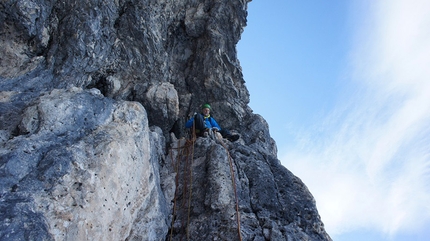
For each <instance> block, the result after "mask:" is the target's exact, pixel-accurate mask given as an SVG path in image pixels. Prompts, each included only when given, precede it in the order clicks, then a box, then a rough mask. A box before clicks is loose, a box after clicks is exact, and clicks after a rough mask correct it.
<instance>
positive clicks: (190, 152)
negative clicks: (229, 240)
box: [170, 123, 242, 241]
mask: <svg viewBox="0 0 430 241" xmlns="http://www.w3.org/2000/svg"><path fill="white" fill-rule="evenodd" d="M214 135H215V138H214V139H216V140H218V142H219V143H220V144H221V145H222V146H223V147H224V149H225V150H226V152H227V156H228V160H229V166H230V174H231V180H232V185H233V190H234V196H235V202H236V221H237V232H238V236H239V241H242V234H241V227H240V212H239V200H238V196H237V188H236V178H235V175H234V168H233V160H232V157H231V155H230V152H229V151H228V148H227V146H226V145H225V143H224V141H223V140H222V139H221V137H219V136H218V135H217V134H216V133H214ZM180 141H181V140H178V144H177V147H174V148H171V149H170V159H171V160H172V164H173V165H174V169H175V172H176V178H175V184H176V190H175V196H174V201H173V215H172V223H171V228H170V241H171V240H172V239H173V229H174V228H173V226H174V222H175V219H176V212H177V209H178V207H177V193H178V188H179V173H180V172H179V169H180V163H181V160H183V158H184V156H185V157H186V158H185V166H184V173H183V182H184V183H183V191H182V192H183V197H185V195H186V193H187V192H188V190H187V187H188V185H189V186H190V187H189V192H188V194H189V195H188V200H187V198H184V199H183V200H182V207H185V206H187V209H188V210H187V212H188V213H187V220H186V222H187V224H186V237H187V240H189V239H190V233H189V224H190V213H191V200H192V191H193V189H192V184H193V175H192V174H193V173H192V169H193V168H192V162H193V160H194V146H195V141H196V132H195V128H194V123H193V128H192V136H191V139H190V140H186V143H185V144H184V145H183V146H181V145H180ZM173 150H178V154H177V156H176V161H175V160H174V158H173V154H172V151H173ZM187 172H188V173H187ZM187 174H188V175H189V179H188V181H189V184H188V183H187V178H186V176H187ZM186 201H188V203H187V204H186ZM184 222H185V220H182V227H184V226H185V225H184V224H185V223H184Z"/></svg>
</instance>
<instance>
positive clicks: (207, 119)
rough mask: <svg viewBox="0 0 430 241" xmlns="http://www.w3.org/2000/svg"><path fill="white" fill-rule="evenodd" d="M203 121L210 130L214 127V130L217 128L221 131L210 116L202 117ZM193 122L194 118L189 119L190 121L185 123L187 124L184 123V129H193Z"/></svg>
mask: <svg viewBox="0 0 430 241" xmlns="http://www.w3.org/2000/svg"><path fill="white" fill-rule="evenodd" d="M204 119H205V124H206V127H207V128H209V129H211V128H214V127H216V128H218V130H219V131H220V130H221V127H220V126H219V125H218V123H217V122H216V120H215V119H214V118H212V117H211V116H209V117H204ZM193 122H194V117H193V118H191V119H189V120H188V121H187V123H185V127H186V128H191V127H193Z"/></svg>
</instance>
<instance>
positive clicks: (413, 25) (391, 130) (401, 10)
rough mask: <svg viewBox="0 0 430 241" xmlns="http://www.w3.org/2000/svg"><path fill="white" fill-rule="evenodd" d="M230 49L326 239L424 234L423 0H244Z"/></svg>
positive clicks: (429, 69)
mask: <svg viewBox="0 0 430 241" xmlns="http://www.w3.org/2000/svg"><path fill="white" fill-rule="evenodd" d="M237 51H238V59H239V61H240V63H241V66H242V71H243V74H244V79H245V82H246V86H247V88H248V90H249V92H250V96H251V102H250V107H251V108H252V109H253V111H254V113H256V114H260V115H262V116H263V117H264V118H265V119H266V120H267V122H268V124H269V128H270V133H271V136H272V137H273V138H274V139H275V141H276V143H277V147H278V158H279V159H280V160H281V163H282V164H283V165H284V166H285V167H287V168H288V169H289V170H291V171H292V172H293V173H294V174H295V175H296V176H298V177H299V178H300V179H301V180H302V181H303V182H304V183H305V184H306V185H307V187H308V188H309V190H310V191H311V193H312V195H313V196H314V198H315V200H316V204H317V208H318V211H319V214H320V215H321V219H322V221H323V223H324V225H325V229H326V231H327V232H328V233H329V235H330V236H331V237H332V239H333V240H334V241H354V240H366V241H373V240H375V241H376V240H377V241H384V240H387V241H406V240H407V241H411V240H413V241H428V240H430V1H428V0H350V1H346V0H330V1H292V0H253V1H252V2H250V3H249V4H248V26H247V27H246V28H245V29H244V32H243V34H242V38H241V40H240V41H239V43H238V45H237Z"/></svg>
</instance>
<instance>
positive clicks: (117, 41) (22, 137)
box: [0, 0, 331, 240]
mask: <svg viewBox="0 0 430 241" xmlns="http://www.w3.org/2000/svg"><path fill="white" fill-rule="evenodd" d="M247 3H248V1H247V0H244V1H242V0H237V1H229V0H202V1H193V0H184V1H164V0H139V1H137V0H130V1H122V0H119V1H118V0H103V1H102V0H88V1H50V0H6V1H2V2H1V3H0V20H1V21H0V33H1V35H0V52H1V53H2V54H1V56H0V200H1V202H0V220H1V222H0V223H1V224H0V240H331V239H330V237H329V236H328V234H327V233H326V232H325V230H324V227H323V224H322V221H321V220H320V217H319V215H318V212H317V209H316V206H315V201H314V199H313V197H312V195H311V194H310V193H309V191H308V190H307V188H306V186H305V185H304V184H303V183H302V182H301V181H300V179H299V178H297V177H295V176H294V175H293V174H292V173H291V172H289V171H288V170H287V169H286V168H285V167H283V166H282V165H281V164H280V162H279V161H278V160H277V157H276V155H277V150H276V144H275V142H274V141H273V139H272V138H271V137H270V134H269V127H268V125H267V123H266V122H265V120H264V119H263V118H262V117H261V116H259V115H257V114H254V113H252V110H251V109H250V108H249V107H248V102H249V94H248V91H247V89H246V87H245V82H244V80H243V77H242V72H241V68H240V64H239V61H238V59H237V56H236V44H237V42H238V41H239V39H240V35H241V32H242V30H243V28H244V27H245V26H246V14H247V11H246V9H247ZM203 103H210V104H211V106H212V108H213V114H214V116H215V117H216V119H217V121H218V122H219V123H220V124H221V126H222V127H223V128H226V129H230V130H232V131H233V132H235V133H238V134H239V135H240V136H241V138H240V139H239V140H238V141H237V142H234V143H230V142H228V141H226V140H223V139H222V137H220V136H219V135H218V134H216V133H215V134H213V135H212V136H211V137H208V138H198V139H196V140H194V139H190V135H189V133H188V131H186V130H185V129H184V123H185V121H186V120H187V119H188V118H189V116H191V114H192V113H194V112H196V111H199V106H200V105H201V104H203ZM192 140H194V141H192Z"/></svg>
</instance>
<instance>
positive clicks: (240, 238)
mask: <svg viewBox="0 0 430 241" xmlns="http://www.w3.org/2000/svg"><path fill="white" fill-rule="evenodd" d="M214 134H215V136H217V140H218V142H219V143H220V144H221V145H222V146H223V147H224V149H225V151H226V152H227V156H228V162H229V165H230V174H231V182H232V184H233V190H234V198H235V201H236V221H237V234H238V236H239V241H242V234H241V232H240V213H239V199H238V197H237V189H236V178H235V176H234V169H233V160H232V158H231V156H230V152H229V151H228V148H227V146H226V145H225V143H224V141H223V140H222V139H221V138H220V137H219V136H218V135H217V134H216V133H214Z"/></svg>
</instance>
